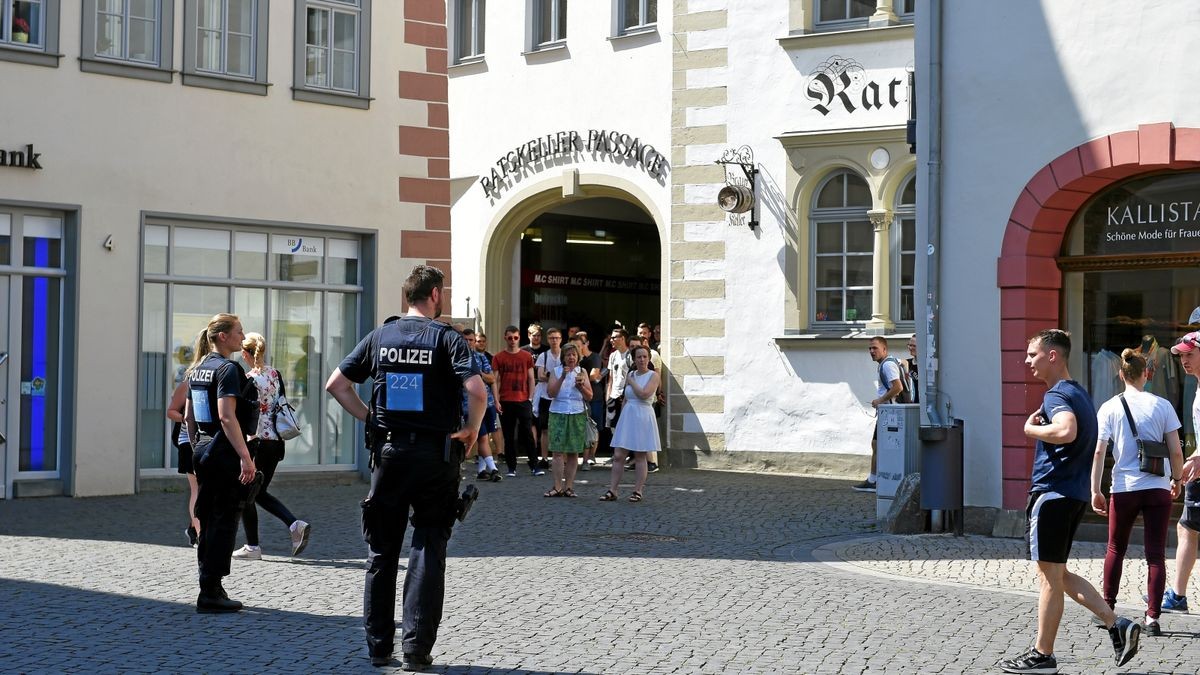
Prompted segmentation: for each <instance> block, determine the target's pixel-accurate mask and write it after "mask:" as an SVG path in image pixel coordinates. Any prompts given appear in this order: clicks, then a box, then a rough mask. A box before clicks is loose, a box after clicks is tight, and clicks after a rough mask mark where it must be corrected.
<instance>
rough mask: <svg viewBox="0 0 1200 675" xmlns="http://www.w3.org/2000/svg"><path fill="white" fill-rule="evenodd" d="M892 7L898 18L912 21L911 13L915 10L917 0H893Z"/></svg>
mask: <svg viewBox="0 0 1200 675" xmlns="http://www.w3.org/2000/svg"><path fill="white" fill-rule="evenodd" d="M893 7H894V11H895V12H896V14H897V15H899V16H900V18H902V19H904V20H906V21H912V18H913V13H914V12H916V11H917V0H895V5H893Z"/></svg>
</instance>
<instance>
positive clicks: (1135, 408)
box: [1096, 389, 1180, 492]
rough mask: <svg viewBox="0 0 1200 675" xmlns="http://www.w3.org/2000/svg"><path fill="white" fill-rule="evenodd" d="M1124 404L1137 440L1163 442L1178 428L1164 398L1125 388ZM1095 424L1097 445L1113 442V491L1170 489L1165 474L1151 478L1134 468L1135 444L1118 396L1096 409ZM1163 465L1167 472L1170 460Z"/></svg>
mask: <svg viewBox="0 0 1200 675" xmlns="http://www.w3.org/2000/svg"><path fill="white" fill-rule="evenodd" d="M1125 402H1126V403H1128V404H1129V411H1130V412H1131V413H1133V422H1134V424H1136V425H1137V430H1138V437H1139V438H1141V439H1143V440H1150V441H1159V440H1163V438H1164V437H1165V436H1166V434H1168V433H1170V432H1172V431H1177V430H1178V429H1179V426H1180V425H1179V416H1178V415H1176V414H1175V409H1174V408H1172V407H1171V404H1170V403H1169V402H1167V400H1166V399H1164V398H1161V397H1158V396H1155V395H1154V394H1151V393H1150V392H1148V391H1136V390H1134V389H1126V390H1125ZM1096 422H1097V426H1098V427H1099V429H1098V431H1099V440H1100V442H1102V443H1103V442H1107V441H1109V440H1112V442H1113V448H1112V452H1113V470H1112V491H1113V492H1133V491H1134V490H1149V489H1151V488H1160V489H1163V490H1170V489H1171V478H1170V476H1169V475H1167V476H1154V475H1151V474H1148V473H1142V472H1141V470H1139V469H1138V453H1137V442H1136V441H1135V440H1134V438H1133V432H1132V431H1130V429H1129V423H1128V422H1126V421H1125V408H1124V407H1122V406H1121V399H1120V397H1118V396H1114V397H1112V398H1110V399H1108V400H1107V401H1105V402H1104V405H1101V406H1100V410H1099V411H1097V412H1096ZM1164 442H1165V441H1164ZM1166 465H1167V467H1168V471H1169V467H1170V465H1171V463H1170V460H1166Z"/></svg>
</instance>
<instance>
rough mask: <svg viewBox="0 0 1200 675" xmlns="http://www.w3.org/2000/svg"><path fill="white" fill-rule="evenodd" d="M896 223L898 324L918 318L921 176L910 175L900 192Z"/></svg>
mask: <svg viewBox="0 0 1200 675" xmlns="http://www.w3.org/2000/svg"><path fill="white" fill-rule="evenodd" d="M893 213H894V214H895V219H894V221H893V223H892V227H893V229H894V231H893V232H892V237H891V239H892V241H891V245H892V251H893V255H892V303H893V305H892V307H893V309H892V318H893V319H894V320H895V321H896V322H897V323H908V322H911V321H914V320H915V319H916V309H915V301H916V297H915V296H916V287H917V276H916V265H917V177H916V175H912V176H909V177H908V178H907V179H906V180H905V182H904V184H903V187H902V188H901V189H900V192H899V194H898V195H897V196H896V207H895V210H894V211H893Z"/></svg>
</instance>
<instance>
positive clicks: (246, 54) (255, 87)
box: [183, 0, 269, 96]
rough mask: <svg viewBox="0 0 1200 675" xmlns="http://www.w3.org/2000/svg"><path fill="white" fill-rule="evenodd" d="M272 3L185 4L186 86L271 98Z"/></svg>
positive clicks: (197, 0) (199, 0)
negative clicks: (269, 10) (269, 31)
mask: <svg viewBox="0 0 1200 675" xmlns="http://www.w3.org/2000/svg"><path fill="white" fill-rule="evenodd" d="M268 4H269V3H268V2H267V0H185V1H184V4H183V7H184V21H183V34H184V49H183V83H184V84H187V85H194V86H200V87H209V88H212V89H224V90H226V91H236V92H242V93H246V94H258V95H260V96H266V94H267V49H266V45H267V26H268V25H269V17H268V15H267V8H268Z"/></svg>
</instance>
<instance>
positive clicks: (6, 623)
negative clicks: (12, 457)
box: [0, 470, 1200, 673]
mask: <svg viewBox="0 0 1200 675" xmlns="http://www.w3.org/2000/svg"><path fill="white" fill-rule="evenodd" d="M606 475H607V474H606V472H593V473H591V474H588V475H587V476H583V477H582V478H583V479H584V480H587V481H589V482H588V483H586V484H581V485H580V486H579V487H578V488H577V489H578V491H579V493H580V494H581V498H580V499H574V500H571V499H544V498H542V497H541V493H542V492H543V491H545V490H546V489H547V488H548V487H549V481H548V480H547V479H544V478H533V477H530V476H522V477H520V478H517V479H513V480H507V479H506V480H505V481H504V482H503V483H499V484H490V483H484V484H480V486H479V487H480V490H481V492H482V493H483V496H482V498H481V500H480V502H479V503H478V504H477V505H476V507H475V509H474V510H473V511H472V513H471V517H470V519H468V521H467V522H466V523H465V524H463V525H461V526H459V527H457V528H456V529H455V534H454V538H453V539H452V540H451V542H450V553H451V558H450V560H449V562H448V569H449V572H448V576H447V601H446V614H445V619H444V621H443V623H442V627H441V632H440V635H439V640H438V643H437V646H436V648H435V651H434V657H435V659H436V664H437V667H436V668H435V669H434V672H452V673H510V672H521V673H560V672H571V673H743V672H748V673H964V672H971V673H982V672H996V671H995V669H994V664H995V662H996V661H997V660H998V659H1000V658H1001V657H1003V656H1006V655H1011V654H1012V653H1013V652H1014V651H1019V650H1020V649H1023V648H1024V647H1025V646H1026V645H1027V644H1029V642H1030V641H1031V639H1032V637H1031V636H1032V630H1033V624H1034V617H1035V614H1036V608H1035V606H1034V603H1032V602H1031V601H1030V599H1029V598H1028V597H1025V596H1022V595H1014V594H1012V593H1011V592H991V591H984V590H982V589H981V588H979V587H977V586H975V585H961V584H960V585H953V584H949V585H948V584H947V583H944V582H942V583H937V584H931V583H928V579H925V578H923V577H922V576H918V575H924V574H926V572H924V571H920V570H918V569H917V568H916V567H913V566H911V565H910V568H912V570H915V571H911V574H910V575H908V576H905V575H904V574H901V573H899V572H898V571H897V570H893V571H892V572H887V571H882V570H872V569H870V568H869V566H868V565H867V564H866V563H867V562H868V558H870V559H872V560H879V561H881V562H888V561H895V560H900V559H902V557H903V556H904V555H910V558H915V559H917V560H918V561H922V564H924V563H929V564H933V565H938V564H941V563H946V566H947V567H948V568H953V567H955V566H956V565H954V564H951V563H950V561H951V560H952V558H951V556H953V555H962V556H965V557H964V558H962V559H961V560H962V561H963V562H962V563H960V564H959V565H958V566H971V565H984V566H985V567H986V565H988V564H990V563H989V562H988V560H989V559H987V558H985V554H986V551H985V550H984V549H985V548H986V547H985V546H984V544H979V545H978V547H977V548H972V549H946V550H944V551H942V552H941V555H942V557H941V558H936V557H928V558H918V557H917V555H916V553H914V552H912V551H911V550H910V549H909V548H907V547H910V546H914V545H916V544H913V543H912V542H918V543H920V542H923V541H925V540H926V539H927V538H920V537H918V538H913V539H911V540H910V541H909V543H905V542H904V541H901V542H898V543H897V542H894V541H892V539H894V538H887V537H873V536H870V535H871V533H873V532H874V500H873V498H872V496H871V495H862V494H858V493H855V492H852V491H851V490H849V489H848V488H849V484H850V481H839V480H828V479H815V478H803V477H795V476H778V475H755V474H737V473H720V472H707V471H684V470H677V471H671V472H662V473H659V474H655V475H652V476H651V477H650V483H649V486H648V488H647V491H646V499H647V501H646V502H644V503H641V504H629V503H626V502H618V503H601V502H599V501H597V498H598V497H599V495H600V493H601V492H602V491H603V489H604V488H603V486H602V483H603V482H604V481H605V480H606ZM629 490H630V488H629V486H628V485H624V486H623V487H622V491H623V492H624V493H626V494H628V492H629ZM365 492H366V486H365V485H363V484H355V485H341V486H313V485H303V486H281V487H280V489H279V490H278V491H277V495H278V496H279V497H280V498H281V499H283V501H284V502H285V503H287V504H288V506H289V507H290V508H291V509H292V510H293V511H294V512H296V513H297V515H299V516H300V517H302V518H304V519H305V520H308V521H310V522H312V523H313V526H314V530H313V539H312V543H311V544H310V546H309V549H308V550H307V551H306V552H305V554H304V555H303V556H302V557H300V558H295V559H293V558H290V557H286V556H281V555H278V554H279V553H281V552H284V551H286V550H287V549H286V547H287V531H286V529H285V528H284V527H283V525H282V524H280V523H279V522H278V521H276V520H274V519H273V518H271V517H270V516H269V515H266V514H262V515H261V516H260V523H261V528H262V535H263V545H264V548H265V551H266V554H267V555H266V558H265V559H264V560H263V561H234V567H233V575H232V576H231V577H230V578H229V579H228V580H227V582H226V587H227V588H228V589H229V591H230V593H231V595H233V596H234V597H237V598H239V599H241V600H243V601H245V602H246V603H247V605H248V609H247V610H246V611H244V612H242V613H240V614H237V615H229V616H212V615H197V614H196V613H195V611H194V608H193V605H192V603H193V601H194V599H195V592H196V589H195V558H194V552H193V550H192V549H191V548H189V547H187V546H186V545H185V544H184V543H183V541H184V540H183V535H182V529H183V526H184V525H185V524H186V522H185V520H184V500H185V495H183V494H182V493H147V494H142V495H137V496H131V497H107V498H93V499H61V498H53V499H39V500H17V501H5V502H0V672H53V673H58V672H89V673H91V672H156V673H157V672H189V673H190V672H213V673H226V672H228V673H234V672H236V673H246V672H271V673H274V672H279V673H298V672H335V671H336V672H350V673H354V672H362V673H369V672H378V670H377V669H373V668H371V667H370V664H369V660H368V659H367V658H366V649H365V644H364V640H363V634H362V628H361V614H360V612H361V602H362V585H363V558H364V555H365V546H364V545H363V543H362V541H361V534H360V530H359V526H358V502H359V500H360V499H361V498H362V497H363V496H364V494H365ZM928 539H929V541H931V542H933V541H934V539H933V538H928ZM942 541H944V538H942V539H938V540H937V541H936V542H934V543H938V545H939V546H940V545H941V543H940V542H942ZM882 542H889V543H886V546H889V547H893V548H890V549H884V548H880V547H881V546H884V545H885V544H884V543H882ZM239 543H240V541H239ZM1001 544H1002V545H1011V542H1007V543H1005V542H1001ZM830 545H836V546H842V547H843V548H845V549H846V550H847V551H848V552H849V551H857V554H856V555H854V556H851V555H850V554H849V553H847V556H848V557H850V558H852V559H855V560H858V562H859V563H863V564H854V565H850V564H849V563H847V562H846V561H845V559H840V560H839V563H838V565H836V566H833V565H829V564H823V563H822V562H821V560H820V559H819V558H818V557H817V556H818V555H826V554H827V553H828V552H829V551H830V550H835V549H833V548H830ZM921 545H922V546H925V549H923V550H924V552H925V554H926V555H927V556H928V555H929V554H931V553H936V547H934V546H933V544H932V543H922V544H921ZM822 547H824V548H822ZM855 547H857V548H855ZM871 547H874V548H871ZM955 560H957V559H955ZM889 564H890V563H889ZM897 569H899V568H897ZM939 574H940V575H941V576H939V577H937V579H938V580H942V579H944V578H945V577H946V575H947V574H948V573H945V572H942V571H941V568H939ZM980 576H981V577H982V576H986V574H985V573H983V572H981V573H980ZM992 590H1006V589H1002V588H998V587H997V588H993V589H992ZM1008 590H1011V589H1008ZM1068 618H1069V620H1068V622H1067V623H1066V624H1065V625H1064V627H1063V630H1062V633H1061V634H1060V637H1059V656H1060V662H1061V663H1063V664H1064V672H1075V673H1093V672H1110V671H1111V666H1112V657H1111V648H1110V647H1109V646H1108V645H1106V644H1105V636H1104V635H1103V634H1102V633H1100V632H1099V631H1096V630H1095V629H1092V628H1090V627H1089V626H1087V625H1086V621H1085V620H1084V618H1083V615H1082V613H1081V612H1080V611H1078V610H1074V609H1068ZM1167 628H1168V630H1171V631H1173V630H1174V629H1173V628H1172V626H1171V625H1168V626H1167ZM1195 632H1196V631H1194V630H1193V632H1192V633H1189V634H1188V635H1194V634H1195ZM1182 634H1183V633H1180V632H1176V637H1178V636H1179V635H1182ZM1193 643H1194V644H1193ZM1196 663H1200V640H1179V639H1162V640H1158V641H1148V642H1147V644H1146V647H1145V648H1144V651H1143V654H1141V655H1139V657H1138V659H1137V660H1135V661H1134V662H1133V663H1131V664H1130V667H1129V668H1127V669H1126V670H1133V669H1137V670H1138V671H1145V670H1147V669H1151V670H1153V671H1155V672H1193V673H1194V672H1196V670H1197V669H1196V668H1195V667H1194V665H1193V664H1196ZM398 665H399V664H398V663H394V664H393V665H392V667H391V668H390V670H396V669H398ZM385 670H388V669H385Z"/></svg>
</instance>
